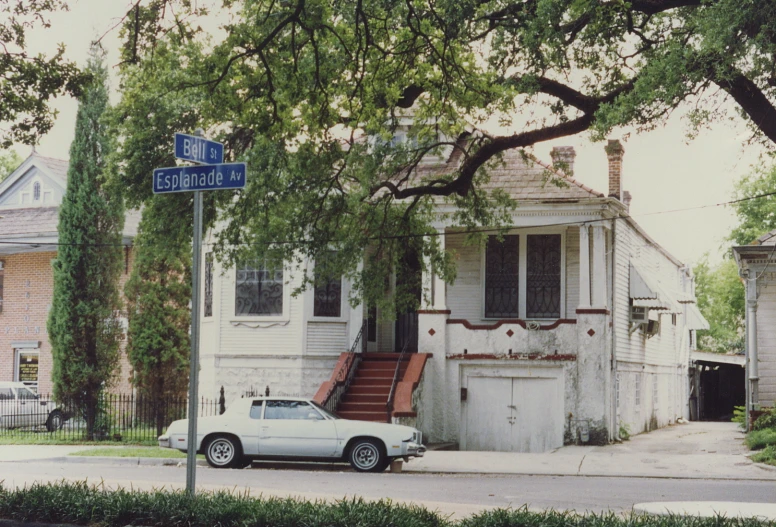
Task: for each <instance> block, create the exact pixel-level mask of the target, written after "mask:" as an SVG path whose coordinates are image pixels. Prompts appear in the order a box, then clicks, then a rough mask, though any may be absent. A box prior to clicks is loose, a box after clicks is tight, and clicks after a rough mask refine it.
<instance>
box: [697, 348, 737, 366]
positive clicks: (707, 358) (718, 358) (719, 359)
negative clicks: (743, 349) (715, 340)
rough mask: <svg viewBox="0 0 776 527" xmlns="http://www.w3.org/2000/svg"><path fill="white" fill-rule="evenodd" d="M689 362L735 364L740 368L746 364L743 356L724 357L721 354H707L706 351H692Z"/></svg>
mask: <svg viewBox="0 0 776 527" xmlns="http://www.w3.org/2000/svg"><path fill="white" fill-rule="evenodd" d="M690 360H692V361H693V362H712V363H715V364H735V365H738V366H741V367H742V368H743V367H744V365H745V364H746V357H744V356H743V355H724V354H722V353H709V352H707V351H693V352H692V353H690Z"/></svg>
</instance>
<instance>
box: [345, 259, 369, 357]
mask: <svg viewBox="0 0 776 527" xmlns="http://www.w3.org/2000/svg"><path fill="white" fill-rule="evenodd" d="M363 270H364V261H363V260H361V261H360V262H359V263H358V274H361V272H362V271H363ZM343 282H344V280H343ZM344 285H345V284H343V286H344ZM348 285H349V284H348ZM342 289H343V291H342V293H343V294H347V293H349V289H350V288H349V287H348V288H347V289H345V287H343V288H342ZM346 298H347V296H346ZM346 305H347V306H348V307H347V309H348V315H349V316H348V349H350V347H351V346H352V345H353V343H354V342H355V341H356V338H358V332H359V331H361V328H362V327H363V325H364V320H365V319H366V315H367V313H366V306H365V305H364V302H363V301H362V302H361V303H360V304H358V305H357V306H356V307H353V306H351V305H350V302H347V303H346ZM361 339H362V340H361V342H362V343H363V342H366V335H361Z"/></svg>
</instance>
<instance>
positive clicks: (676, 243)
mask: <svg viewBox="0 0 776 527" xmlns="http://www.w3.org/2000/svg"><path fill="white" fill-rule="evenodd" d="M69 4H70V11H69V12H67V13H57V14H55V15H53V16H52V17H51V22H52V26H51V28H48V29H45V30H39V31H37V32H36V33H35V34H34V35H32V37H33V38H30V39H29V42H30V48H31V49H32V50H35V51H44V52H50V50H51V49H52V47H53V44H54V43H60V42H61V43H64V44H65V46H66V49H67V51H66V54H67V56H68V57H70V58H71V60H75V61H77V62H78V63H79V64H81V65H84V64H85V63H86V57H87V53H88V50H89V44H90V42H91V41H92V40H93V39H95V38H96V37H99V36H103V35H106V33H107V35H106V36H105V37H104V38H103V41H102V42H103V45H104V46H105V47H106V49H107V50H108V64H109V66H114V65H115V64H117V63H118V45H119V40H118V29H113V30H111V28H113V27H114V26H116V25H117V24H118V23H119V21H120V18H121V17H122V16H123V14H124V13H125V12H126V11H127V10H128V8H129V7H130V6H131V4H132V2H127V1H125V0H70V2H69ZM114 69H115V68H114ZM113 85H114V87H115V86H116V85H117V82H115V81H114V83H113ZM111 97H112V100H113V101H114V102H115V101H116V100H117V99H118V93H117V92H116V91H115V89H114V91H113V93H112V95H111ZM55 107H56V108H57V109H58V111H59V116H58V118H57V120H56V124H55V126H54V128H53V129H52V131H51V132H49V133H48V134H47V135H46V136H45V137H43V138H42V139H41V141H40V144H39V145H38V146H37V151H38V152H39V153H40V154H41V155H44V156H49V157H56V158H61V159H66V158H67V157H68V150H69V147H70V142H71V141H72V139H73V130H74V128H75V115H76V110H77V105H76V103H75V101H74V100H72V99H68V98H62V99H59V100H58V101H56V103H55ZM686 131H687V130H686V124H685V122H684V121H683V120H682V118H681V115H675V116H673V117H672V118H671V119H669V121H668V123H667V124H666V126H664V127H659V128H656V129H655V130H653V131H650V132H648V133H642V134H636V133H634V132H633V131H632V130H618V131H616V132H615V133H613V134H611V135H610V138H612V139H620V140H621V141H622V142H623V146H624V148H625V155H624V158H623V169H622V173H623V176H622V182H623V189H624V190H628V191H630V193H631V195H632V196H633V201H632V203H631V209H630V212H631V216H633V217H634V218H635V219H636V221H637V222H638V223H639V224H640V225H641V226H642V227H643V228H644V229H645V230H646V231H647V232H648V233H649V234H650V235H651V236H652V237H653V238H654V239H655V241H657V242H658V243H659V244H660V245H662V246H663V247H664V248H665V249H667V250H668V251H669V252H670V253H672V254H673V255H674V256H676V257H677V258H679V260H681V261H683V262H684V263H686V264H689V265H693V264H695V263H696V262H698V261H699V260H700V259H701V258H703V256H704V254H705V253H709V256H710V259H711V260H712V261H718V260H719V259H720V258H721V257H722V255H723V254H724V253H725V252H726V251H727V250H728V248H729V244H728V243H726V242H725V240H724V238H725V236H726V235H727V234H728V233H729V232H730V230H731V229H732V228H733V227H734V226H735V223H736V222H735V217H734V215H733V212H732V210H731V209H730V208H729V207H722V206H712V205H715V204H718V203H724V202H726V201H729V200H730V199H731V197H732V194H733V188H734V184H735V182H736V181H737V180H739V179H740V178H741V177H742V176H744V175H746V174H748V173H750V172H751V171H752V167H753V166H754V165H755V164H757V163H760V162H763V161H762V160H761V158H760V154H761V153H762V151H761V150H760V149H759V148H758V147H744V146H743V140H744V138H745V137H746V130H745V128H744V126H743V124H741V123H733V122H724V123H717V124H715V125H714V126H713V127H712V128H711V129H709V130H705V131H703V132H701V133H700V134H699V135H698V137H696V138H695V139H693V140H692V141H689V140H688V139H687V138H686ZM182 132H187V131H186V130H182ZM604 144H605V143H601V142H599V143H593V142H591V141H589V139H588V137H587V136H586V135H579V136H574V137H567V138H564V139H560V140H556V141H552V142H547V143H542V144H541V145H537V146H535V147H534V150H533V151H534V153H535V154H536V155H537V156H538V157H539V158H540V159H542V160H544V161H546V162H550V156H549V153H550V150H551V148H552V147H553V146H573V147H574V148H575V150H576V153H577V156H576V160H575V164H574V178H575V179H577V180H578V181H580V182H582V183H584V184H586V185H588V186H590V187H592V188H594V189H596V190H599V191H601V192H604V193H607V191H608V182H607V177H608V169H607V159H606V154H605V152H604ZM16 150H17V151H18V153H19V154H20V155H21V156H22V157H27V155H29V153H30V148H29V147H19V148H17V149H16ZM700 207H702V208H700ZM671 211H674V212H671Z"/></svg>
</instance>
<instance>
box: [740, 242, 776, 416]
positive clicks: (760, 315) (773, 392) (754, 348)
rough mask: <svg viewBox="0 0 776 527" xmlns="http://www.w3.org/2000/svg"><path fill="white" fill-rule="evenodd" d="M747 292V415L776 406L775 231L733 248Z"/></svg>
mask: <svg viewBox="0 0 776 527" xmlns="http://www.w3.org/2000/svg"><path fill="white" fill-rule="evenodd" d="M733 254H734V255H735V258H736V262H737V263H738V267H739V274H740V275H741V278H742V279H743V282H744V286H745V288H746V379H747V385H746V393H747V412H749V411H751V410H755V411H757V410H761V409H762V408H764V407H772V406H774V404H776V333H774V331H773V327H774V320H776V231H771V232H769V233H767V234H764V235H763V236H761V237H760V238H758V239H757V240H755V241H754V242H752V243H751V244H750V245H744V246H740V247H733Z"/></svg>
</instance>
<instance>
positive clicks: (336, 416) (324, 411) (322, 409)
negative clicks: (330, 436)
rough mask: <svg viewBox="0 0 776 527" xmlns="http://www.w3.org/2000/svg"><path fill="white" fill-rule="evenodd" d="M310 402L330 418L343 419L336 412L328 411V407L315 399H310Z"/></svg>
mask: <svg viewBox="0 0 776 527" xmlns="http://www.w3.org/2000/svg"><path fill="white" fill-rule="evenodd" d="M310 404H312V405H313V406H315V407H316V408H317V409H318V411H319V412H321V413H322V414H323V415H325V416H326V417H328V418H329V419H342V418H341V417H340V416H338V415H337V414H335V413H334V412H330V411H328V410H327V409H326V408H324V407H323V406H321V405H320V404H318V403H316V402H315V401H310Z"/></svg>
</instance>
